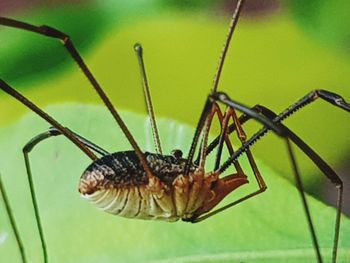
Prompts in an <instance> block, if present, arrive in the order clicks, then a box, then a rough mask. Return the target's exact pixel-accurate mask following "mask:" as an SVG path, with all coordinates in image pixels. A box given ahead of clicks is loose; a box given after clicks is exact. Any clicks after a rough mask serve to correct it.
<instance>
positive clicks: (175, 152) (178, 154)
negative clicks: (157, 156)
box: [170, 149, 182, 159]
mask: <svg viewBox="0 0 350 263" xmlns="http://www.w3.org/2000/svg"><path fill="white" fill-rule="evenodd" d="M170 154H171V155H172V156H173V157H174V158H176V159H180V158H182V151H181V150H179V149H174V150H172V151H171V153H170Z"/></svg>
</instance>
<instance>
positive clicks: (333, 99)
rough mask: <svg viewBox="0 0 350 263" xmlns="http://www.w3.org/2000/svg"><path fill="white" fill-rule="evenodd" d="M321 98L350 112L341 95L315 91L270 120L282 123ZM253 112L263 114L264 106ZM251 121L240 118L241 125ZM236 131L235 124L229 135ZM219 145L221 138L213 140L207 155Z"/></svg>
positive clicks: (263, 129) (244, 117)
mask: <svg viewBox="0 0 350 263" xmlns="http://www.w3.org/2000/svg"><path fill="white" fill-rule="evenodd" d="M319 98H321V99H323V100H325V101H327V102H328V103H330V104H332V105H335V106H337V107H339V108H341V109H344V110H345V111H348V112H350V104H349V103H347V102H346V101H345V100H344V98H342V97H341V96H340V95H338V94H335V93H332V92H330V91H327V90H313V91H311V92H309V93H308V94H307V95H305V96H304V97H302V98H301V99H300V100H298V101H297V102H296V103H294V104H292V105H291V106H289V107H288V108H287V109H285V110H284V111H283V112H281V113H280V114H279V115H278V116H276V117H274V118H270V119H273V122H275V123H277V122H281V121H282V120H284V119H286V118H288V117H290V116H291V115H292V114H294V113H295V112H297V111H298V110H300V109H301V108H303V107H305V106H307V105H309V104H310V103H312V102H314V101H316V100H317V99H319ZM252 110H254V111H257V112H260V113H261V111H262V106H260V105H256V106H255V107H254V108H253V109H252ZM266 114H267V111H265V114H264V115H266ZM249 119H250V117H249V116H248V115H246V114H244V115H242V116H241V117H240V118H239V122H240V123H241V124H243V123H245V122H246V121H247V120H249ZM235 129H236V124H235V123H234V124H232V125H230V126H229V128H228V134H230V133H232V132H233V131H234V130H235ZM267 130H268V129H267V128H266V127H264V128H262V129H261V130H260V131H259V132H258V133H257V135H256V137H259V138H261V137H262V136H263V135H264V134H265V133H266V132H267ZM218 143H219V137H217V138H215V139H214V140H213V142H212V143H210V145H209V146H208V148H207V154H209V153H210V152H211V151H212V150H213V149H214V148H215V147H216V146H217V145H218Z"/></svg>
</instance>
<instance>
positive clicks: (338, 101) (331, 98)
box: [206, 91, 350, 262]
mask: <svg viewBox="0 0 350 263" xmlns="http://www.w3.org/2000/svg"><path fill="white" fill-rule="evenodd" d="M315 94H316V95H317V94H322V95H320V97H321V96H322V98H324V99H326V100H327V101H328V102H330V103H332V104H334V105H336V106H339V107H340V108H342V109H345V110H347V111H350V110H349V109H350V105H349V104H348V103H346V102H345V101H344V99H343V98H341V97H340V96H339V95H336V94H334V93H330V92H326V91H314V92H311V93H310V94H308V95H307V96H305V97H304V98H303V99H302V100H300V101H298V102H297V103H296V104H294V105H293V106H291V107H289V108H288V109H287V110H286V111H284V112H283V113H282V114H280V115H279V116H277V115H276V114H274V113H273V112H272V111H270V110H268V109H267V108H265V107H263V106H259V105H258V106H256V107H255V109H258V111H259V112H261V113H262V114H264V115H265V116H266V117H268V118H270V119H271V120H272V121H273V122H275V123H276V124H277V123H278V122H279V121H280V120H281V119H283V118H285V117H286V116H288V115H290V113H291V112H293V111H295V110H296V109H298V108H301V107H302V106H305V105H307V103H308V101H309V102H310V101H313V100H315V98H317V97H315ZM311 95H314V96H311ZM222 102H223V103H225V104H226V105H227V104H230V103H226V102H227V100H224V101H222ZM231 105H233V104H232V103H231ZM246 115H247V117H248V118H254V119H255V116H251V115H249V114H247V113H246ZM279 127H280V128H282V130H283V131H282V133H283V137H285V138H286V143H287V148H288V153H289V155H290V159H291V162H292V166H293V171H294V174H295V179H296V184H297V187H298V190H299V192H300V194H301V198H302V202H303V207H304V210H305V214H306V216H307V219H308V223H309V228H310V232H311V235H312V240H313V244H314V247H315V250H316V254H317V259H318V261H319V262H322V258H321V254H320V251H319V246H318V242H317V238H316V234H315V231H314V227H313V223H312V220H311V216H310V211H309V208H308V205H307V202H306V198H305V194H304V191H303V185H302V181H301V178H300V174H299V171H298V169H297V165H296V161H295V157H294V154H293V152H292V148H291V145H290V141H289V140H291V141H292V142H294V143H295V144H296V145H297V146H298V147H299V148H300V149H301V150H302V151H304V153H305V154H306V155H307V156H308V157H309V158H310V159H311V160H312V161H313V162H314V163H315V165H316V166H317V167H318V168H319V169H320V170H321V171H322V172H323V173H324V174H325V175H326V176H327V177H328V178H329V179H330V180H331V182H332V183H334V184H335V185H336V187H337V189H338V199H337V215H336V224H335V234H334V244H333V253H332V262H335V261H336V253H337V246H338V239H339V227H340V215H341V206H342V191H343V190H342V189H343V186H342V181H341V180H340V178H339V177H338V175H337V174H336V173H335V172H334V171H333V170H332V168H331V167H330V166H329V165H328V164H327V163H326V162H325V161H323V160H322V158H321V157H320V156H319V155H318V154H317V153H316V152H314V151H313V150H312V149H311V148H310V147H309V146H308V145H307V144H305V143H304V142H303V141H302V140H301V139H300V138H299V137H298V136H297V135H296V134H294V133H293V132H292V131H291V130H289V129H288V128H287V127H286V126H284V125H282V124H279ZM267 131H268V128H266V127H264V128H263V129H261V130H260V131H259V132H258V133H256V134H255V135H254V136H253V137H252V138H251V139H249V140H248V141H247V142H246V143H244V144H243V146H242V147H241V148H240V149H238V150H237V151H236V152H235V154H233V155H232V156H231V157H230V158H229V159H228V160H227V161H226V162H225V163H224V164H223V166H222V167H221V168H220V170H221V171H224V170H225V169H226V168H227V167H228V166H229V165H230V163H232V162H234V161H235V160H237V158H238V157H239V156H240V155H241V154H242V153H243V152H245V151H247V149H249V147H250V146H251V145H252V144H253V143H254V142H255V141H257V140H258V139H259V138H260V137H261V136H262V135H264V134H265V133H266V132H267ZM249 197H250V196H248V198H249ZM243 199H244V198H243ZM244 200H246V199H244ZM241 201H243V200H238V201H237V202H234V203H232V204H229V205H228V206H226V207H223V208H222V209H220V211H222V210H224V209H227V208H228V207H231V206H232V205H235V204H237V203H239V202H241ZM215 213H217V211H213V212H212V213H209V214H207V215H206V218H207V217H208V216H210V215H213V214H215Z"/></svg>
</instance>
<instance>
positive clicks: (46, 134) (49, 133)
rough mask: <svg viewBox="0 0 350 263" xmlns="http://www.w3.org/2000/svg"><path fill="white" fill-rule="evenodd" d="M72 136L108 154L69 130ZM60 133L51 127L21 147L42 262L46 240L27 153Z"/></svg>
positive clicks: (91, 147) (45, 256)
mask: <svg viewBox="0 0 350 263" xmlns="http://www.w3.org/2000/svg"><path fill="white" fill-rule="evenodd" d="M70 132H71V133H72V134H74V136H75V137H76V138H77V139H78V140H79V141H80V142H81V143H82V144H84V145H85V146H86V147H88V148H90V149H91V150H93V151H96V152H97V153H99V154H101V155H106V154H108V152H107V151H105V150H103V149H102V148H100V147H99V146H97V145H95V144H94V143H92V142H90V141H88V140H87V139H85V138H83V137H81V136H80V135H78V134H76V133H74V132H72V131H70ZM61 134H62V133H61V132H60V131H59V130H57V129H56V128H54V127H52V128H50V129H49V130H48V131H46V132H43V133H40V134H39V135H37V136H35V137H34V138H33V139H31V140H30V141H29V142H28V143H27V144H26V145H25V146H24V147H23V155H24V161H25V165H26V170H27V175H28V182H29V187H30V193H31V198H32V203H33V207H34V213H35V219H36V223H37V227H38V231H39V236H40V241H41V245H42V249H43V257H44V262H45V263H47V262H48V255H47V249H46V242H45V238H44V233H43V228H42V224H41V220H40V215H39V208H38V202H37V198H36V194H35V190H34V183H33V177H32V172H31V168H30V161H29V153H30V152H31V151H32V150H33V149H34V147H35V146H36V145H38V144H39V143H40V142H42V141H43V140H46V139H48V138H51V137H52V136H58V135H61Z"/></svg>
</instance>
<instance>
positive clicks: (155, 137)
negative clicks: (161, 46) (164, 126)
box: [134, 43, 162, 154]
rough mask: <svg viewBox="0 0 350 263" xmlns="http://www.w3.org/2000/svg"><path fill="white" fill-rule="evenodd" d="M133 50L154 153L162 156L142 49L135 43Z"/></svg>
mask: <svg viewBox="0 0 350 263" xmlns="http://www.w3.org/2000/svg"><path fill="white" fill-rule="evenodd" d="M134 50H135V52H136V56H137V60H138V62H139V66H140V73H141V79H142V86H143V93H144V96H145V101H146V108H147V112H148V116H149V118H150V121H151V127H152V135H153V141H154V144H155V147H156V152H157V153H159V154H162V147H161V145H160V139H159V133H158V129H157V122H156V117H155V115H154V111H153V106H152V100H151V94H150V91H149V86H148V81H147V75H146V69H145V63H144V62H143V49H142V46H141V44H139V43H136V44H135V45H134Z"/></svg>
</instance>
